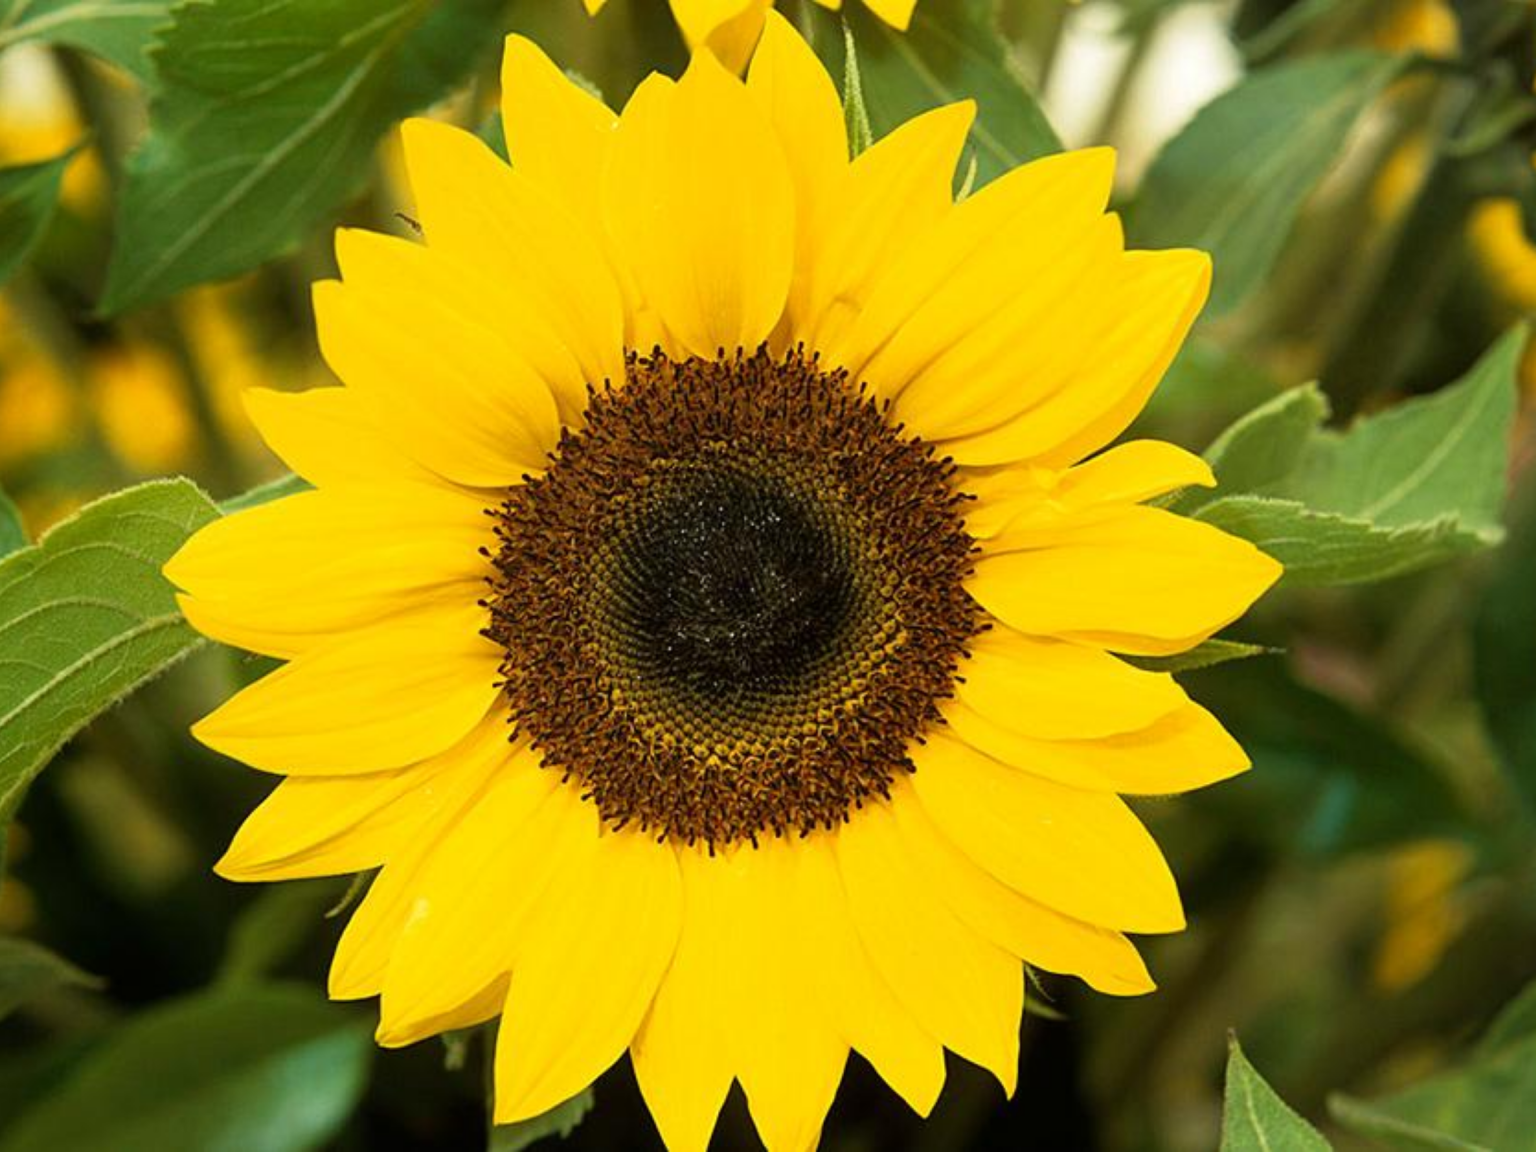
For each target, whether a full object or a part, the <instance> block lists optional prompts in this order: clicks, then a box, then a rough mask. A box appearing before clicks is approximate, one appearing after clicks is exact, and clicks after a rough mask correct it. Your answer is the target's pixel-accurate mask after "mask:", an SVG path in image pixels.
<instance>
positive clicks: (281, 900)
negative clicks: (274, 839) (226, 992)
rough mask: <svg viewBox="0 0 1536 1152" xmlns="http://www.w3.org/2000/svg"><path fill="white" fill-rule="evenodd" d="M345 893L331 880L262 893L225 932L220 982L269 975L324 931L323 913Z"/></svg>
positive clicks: (283, 886) (293, 884)
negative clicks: (226, 937)
mask: <svg viewBox="0 0 1536 1152" xmlns="http://www.w3.org/2000/svg"><path fill="white" fill-rule="evenodd" d="M344 891H345V885H344V884H343V883H342V882H341V881H340V880H339V879H337V878H335V877H326V878H325V879H321V880H297V881H290V882H289V883H286V884H274V885H272V886H270V887H267V888H264V889H263V890H262V891H261V892H260V893H258V894H257V896H256V897H255V899H253V900H252V901H251V903H250V904H249V905H248V906H247V907H246V908H245V910H244V911H243V912H241V914H240V917H239V919H237V920H236V921H235V924H234V927H233V928H231V929H230V933H229V946H228V948H227V949H226V950H225V953H224V962H223V964H222V965H220V967H219V976H218V978H219V980H220V981H221V982H223V983H227V984H237V983H240V982H242V981H247V982H248V981H252V980H255V979H257V978H259V977H262V976H268V975H271V974H272V973H273V972H275V971H276V970H277V969H278V968H279V967H281V966H282V964H283V963H284V962H285V961H287V960H288V959H289V958H290V957H292V956H293V955H294V954H295V953H296V952H298V951H299V950H300V949H301V948H302V947H303V946H304V945H305V944H306V943H307V942H308V941H309V940H310V939H312V938H313V937H314V936H315V935H317V934H318V933H320V932H322V931H324V924H325V914H326V911H327V910H328V909H330V908H331V907H332V906H334V905H335V903H336V901H337V900H338V899H339V898H340V897H341V894H342V893H343V892H344Z"/></svg>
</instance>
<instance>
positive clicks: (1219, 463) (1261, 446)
mask: <svg viewBox="0 0 1536 1152" xmlns="http://www.w3.org/2000/svg"><path fill="white" fill-rule="evenodd" d="M1326 419H1328V399H1327V397H1325V396H1324V395H1323V394H1322V393H1321V392H1320V391H1318V388H1317V385H1315V384H1304V385H1302V386H1301V387H1300V388H1292V389H1290V390H1289V391H1286V392H1282V393H1281V394H1280V395H1279V396H1276V397H1275V398H1274V399H1273V400H1271V401H1269V402H1268V403H1266V404H1261V405H1259V406H1258V407H1257V408H1255V409H1254V410H1253V411H1251V412H1249V413H1247V414H1246V415H1244V416H1243V417H1242V418H1240V419H1239V420H1237V421H1236V422H1235V423H1233V424H1232V426H1231V427H1229V428H1228V429H1227V430H1226V431H1225V432H1223V433H1222V434H1221V435H1220V436H1218V437H1216V439H1215V440H1213V441H1212V442H1211V446H1210V447H1209V448H1207V449H1206V450H1205V459H1206V462H1207V463H1208V464H1210V466H1211V470H1212V471H1213V472H1215V473H1216V488H1215V489H1210V488H1185V489H1184V490H1183V491H1182V492H1181V493H1180V494H1179V497H1178V499H1177V500H1174V501H1172V502H1171V503H1170V504H1169V507H1170V508H1171V509H1172V510H1173V511H1175V512H1179V513H1182V514H1184V515H1188V514H1189V513H1191V512H1193V511H1194V510H1195V509H1196V508H1199V507H1200V506H1201V505H1204V504H1210V503H1211V502H1213V501H1214V500H1217V499H1219V497H1220V495H1223V494H1227V493H1234V492H1260V491H1263V490H1264V489H1266V488H1268V487H1269V486H1271V485H1273V484H1278V483H1282V482H1283V481H1284V480H1285V479H1286V477H1288V476H1289V475H1290V474H1291V473H1292V472H1293V471H1295V468H1296V465H1297V463H1298V462H1299V461H1300V459H1301V454H1302V452H1303V451H1304V450H1305V449H1306V447H1307V444H1308V442H1309V441H1310V440H1311V439H1312V437H1313V436H1314V435H1316V434H1317V431H1318V429H1319V428H1321V427H1322V425H1323V421H1324V420H1326Z"/></svg>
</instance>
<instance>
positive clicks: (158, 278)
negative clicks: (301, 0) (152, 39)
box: [100, 0, 502, 313]
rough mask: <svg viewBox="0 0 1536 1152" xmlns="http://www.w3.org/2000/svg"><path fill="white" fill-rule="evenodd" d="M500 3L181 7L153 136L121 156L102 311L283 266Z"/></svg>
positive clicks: (485, 27) (458, 67)
mask: <svg viewBox="0 0 1536 1152" xmlns="http://www.w3.org/2000/svg"><path fill="white" fill-rule="evenodd" d="M501 6H502V4H501V0H444V2H443V3H441V4H434V3H432V0H333V2H328V3H324V4H271V3H268V2H267V0H188V2H184V3H182V4H179V5H177V6H176V7H175V8H174V9H172V12H171V15H172V17H173V20H174V23H173V24H172V25H171V26H170V27H169V28H167V29H166V30H165V31H164V32H162V33H161V36H160V38H159V40H158V41H157V43H156V44H155V46H154V47H153V48H152V49H151V56H152V58H153V60H154V62H155V66H156V72H157V75H158V78H159V85H158V87H157V90H156V92H155V94H154V96H153V98H152V100H151V104H150V129H149V133H148V135H147V136H146V137H145V138H144V141H143V142H142V143H141V144H140V146H139V147H138V149H137V150H136V151H135V152H134V153H133V155H132V156H131V157H130V158H129V161H128V166H127V172H126V183H125V186H124V188H123V192H122V196H121V202H120V205H119V211H118V221H117V238H116V245H115V247H114V248H113V251H112V258H111V261H110V263H109V265H108V269H107V283H106V288H105V290H104V292H103V294H102V300H101V305H100V307H101V310H102V311H103V312H107V313H113V312H119V311H122V310H123V309H124V308H128V307H132V306H136V305H140V304H144V303H147V302H149V301H152V300H157V299H160V298H163V297H165V296H168V295H170V294H171V293H173V292H176V291H178V290H180V289H182V288H186V287H189V286H191V285H193V284H198V283H201V282H203V281H205V280H213V279H218V278H221V277H226V276H232V275H235V274H237V273H240V272H244V271H246V270H248V269H250V268H254V267H256V266H257V265H258V264H261V263H262V262H263V261H265V260H267V259H269V258H271V257H273V256H275V255H277V254H279V253H280V252H282V251H284V250H285V249H287V248H288V247H290V246H291V245H293V244H294V243H296V242H297V240H298V239H299V238H300V237H302V236H303V235H304V234H305V233H307V232H308V231H309V230H311V229H312V228H315V227H316V226H318V225H320V224H322V223H323V222H325V221H326V219H327V217H328V216H329V215H330V214H331V213H332V212H333V211H334V210H335V208H336V206H337V205H338V204H339V203H340V202H341V201H342V200H343V199H344V198H345V197H346V196H347V195H348V194H350V193H352V192H353V191H355V190H356V188H357V187H358V186H359V184H360V182H361V179H362V177H363V175H364V174H365V173H366V172H367V171H368V170H369V163H370V159H371V156H372V151H373V147H374V144H375V142H376V141H377V140H378V138H379V136H380V135H381V134H382V133H383V131H384V129H385V128H386V127H387V126H388V125H389V124H390V123H391V122H392V121H394V120H396V119H398V118H399V117H401V116H403V115H405V114H406V113H408V112H411V111H413V110H414V109H416V108H419V107H421V106H423V105H425V104H426V103H428V102H430V101H431V100H433V99H435V98H436V97H438V96H440V95H441V94H442V93H443V92H444V91H445V90H446V88H447V87H448V86H449V85H450V84H451V83H452V82H453V80H454V79H455V78H456V77H458V76H460V75H463V74H464V72H465V71H467V70H468V69H469V68H470V67H471V66H472V65H473V64H474V62H475V61H476V59H477V57H478V54H479V52H480V51H482V50H486V49H489V48H490V47H492V46H493V45H494V44H495V42H496V36H495V35H494V34H492V30H493V29H494V28H495V27H496V24H497V20H496V15H497V13H498V12H499V10H500V8H501Z"/></svg>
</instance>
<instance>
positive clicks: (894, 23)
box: [864, 0, 917, 32]
mask: <svg viewBox="0 0 1536 1152" xmlns="http://www.w3.org/2000/svg"><path fill="white" fill-rule="evenodd" d="M864 6H865V7H866V8H868V9H869V10H870V11H871V12H873V13H874V14H875V15H876V16H878V17H880V19H882V20H884V21H885V22H886V23H887V24H889V25H890V26H891V27H892V28H895V29H896V30H898V31H900V32H905V31H906V30H907V26H908V25H909V24H911V23H912V10H913V9H914V8H916V7H917V0H864Z"/></svg>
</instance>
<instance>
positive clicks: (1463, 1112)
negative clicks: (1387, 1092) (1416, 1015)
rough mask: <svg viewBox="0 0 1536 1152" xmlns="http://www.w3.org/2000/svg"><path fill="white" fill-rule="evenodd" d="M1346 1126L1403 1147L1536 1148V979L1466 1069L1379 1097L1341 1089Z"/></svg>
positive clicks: (1528, 1151)
mask: <svg viewBox="0 0 1536 1152" xmlns="http://www.w3.org/2000/svg"><path fill="white" fill-rule="evenodd" d="M1328 1104H1329V1109H1330V1111H1331V1112H1332V1113H1333V1116H1334V1119H1336V1120H1338V1121H1339V1123H1341V1124H1343V1125H1344V1127H1346V1128H1348V1129H1350V1130H1351V1131H1353V1132H1355V1133H1358V1134H1359V1135H1361V1136H1368V1137H1371V1138H1372V1139H1375V1140H1377V1141H1379V1142H1380V1143H1381V1144H1383V1145H1384V1146H1386V1147H1388V1148H1393V1149H1401V1150H1403V1152H1421V1150H1429V1149H1453V1150H1457V1152H1466V1150H1475V1152H1533V1150H1536V984H1531V985H1528V986H1527V987H1526V989H1525V991H1523V992H1522V993H1521V994H1520V995H1519V996H1517V997H1516V998H1515V999H1514V1001H1513V1002H1511V1003H1510V1004H1509V1005H1508V1006H1507V1007H1506V1008H1505V1009H1504V1011H1503V1012H1501V1013H1500V1014H1499V1016H1498V1018H1497V1019H1496V1020H1495V1021H1494V1022H1493V1025H1492V1026H1491V1027H1490V1028H1489V1029H1488V1031H1487V1032H1486V1033H1485V1034H1484V1036H1483V1039H1482V1041H1481V1043H1479V1044H1478V1046H1477V1047H1476V1048H1475V1049H1474V1050H1473V1053H1472V1056H1471V1058H1470V1059H1469V1060H1468V1061H1467V1062H1466V1063H1465V1064H1463V1065H1462V1066H1461V1067H1459V1068H1455V1069H1452V1070H1451V1071H1448V1072H1444V1073H1441V1074H1440V1075H1437V1076H1433V1077H1431V1078H1430V1079H1428V1080H1425V1081H1423V1082H1422V1083H1419V1084H1415V1085H1413V1086H1412V1087H1409V1088H1406V1089H1404V1090H1403V1091H1401V1092H1396V1093H1394V1094H1392V1095H1391V1096H1388V1097H1386V1098H1384V1099H1380V1100H1369V1101H1363V1100H1356V1099H1353V1098H1351V1097H1348V1096H1335V1097H1333V1098H1332V1099H1331V1100H1329V1102H1328Z"/></svg>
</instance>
